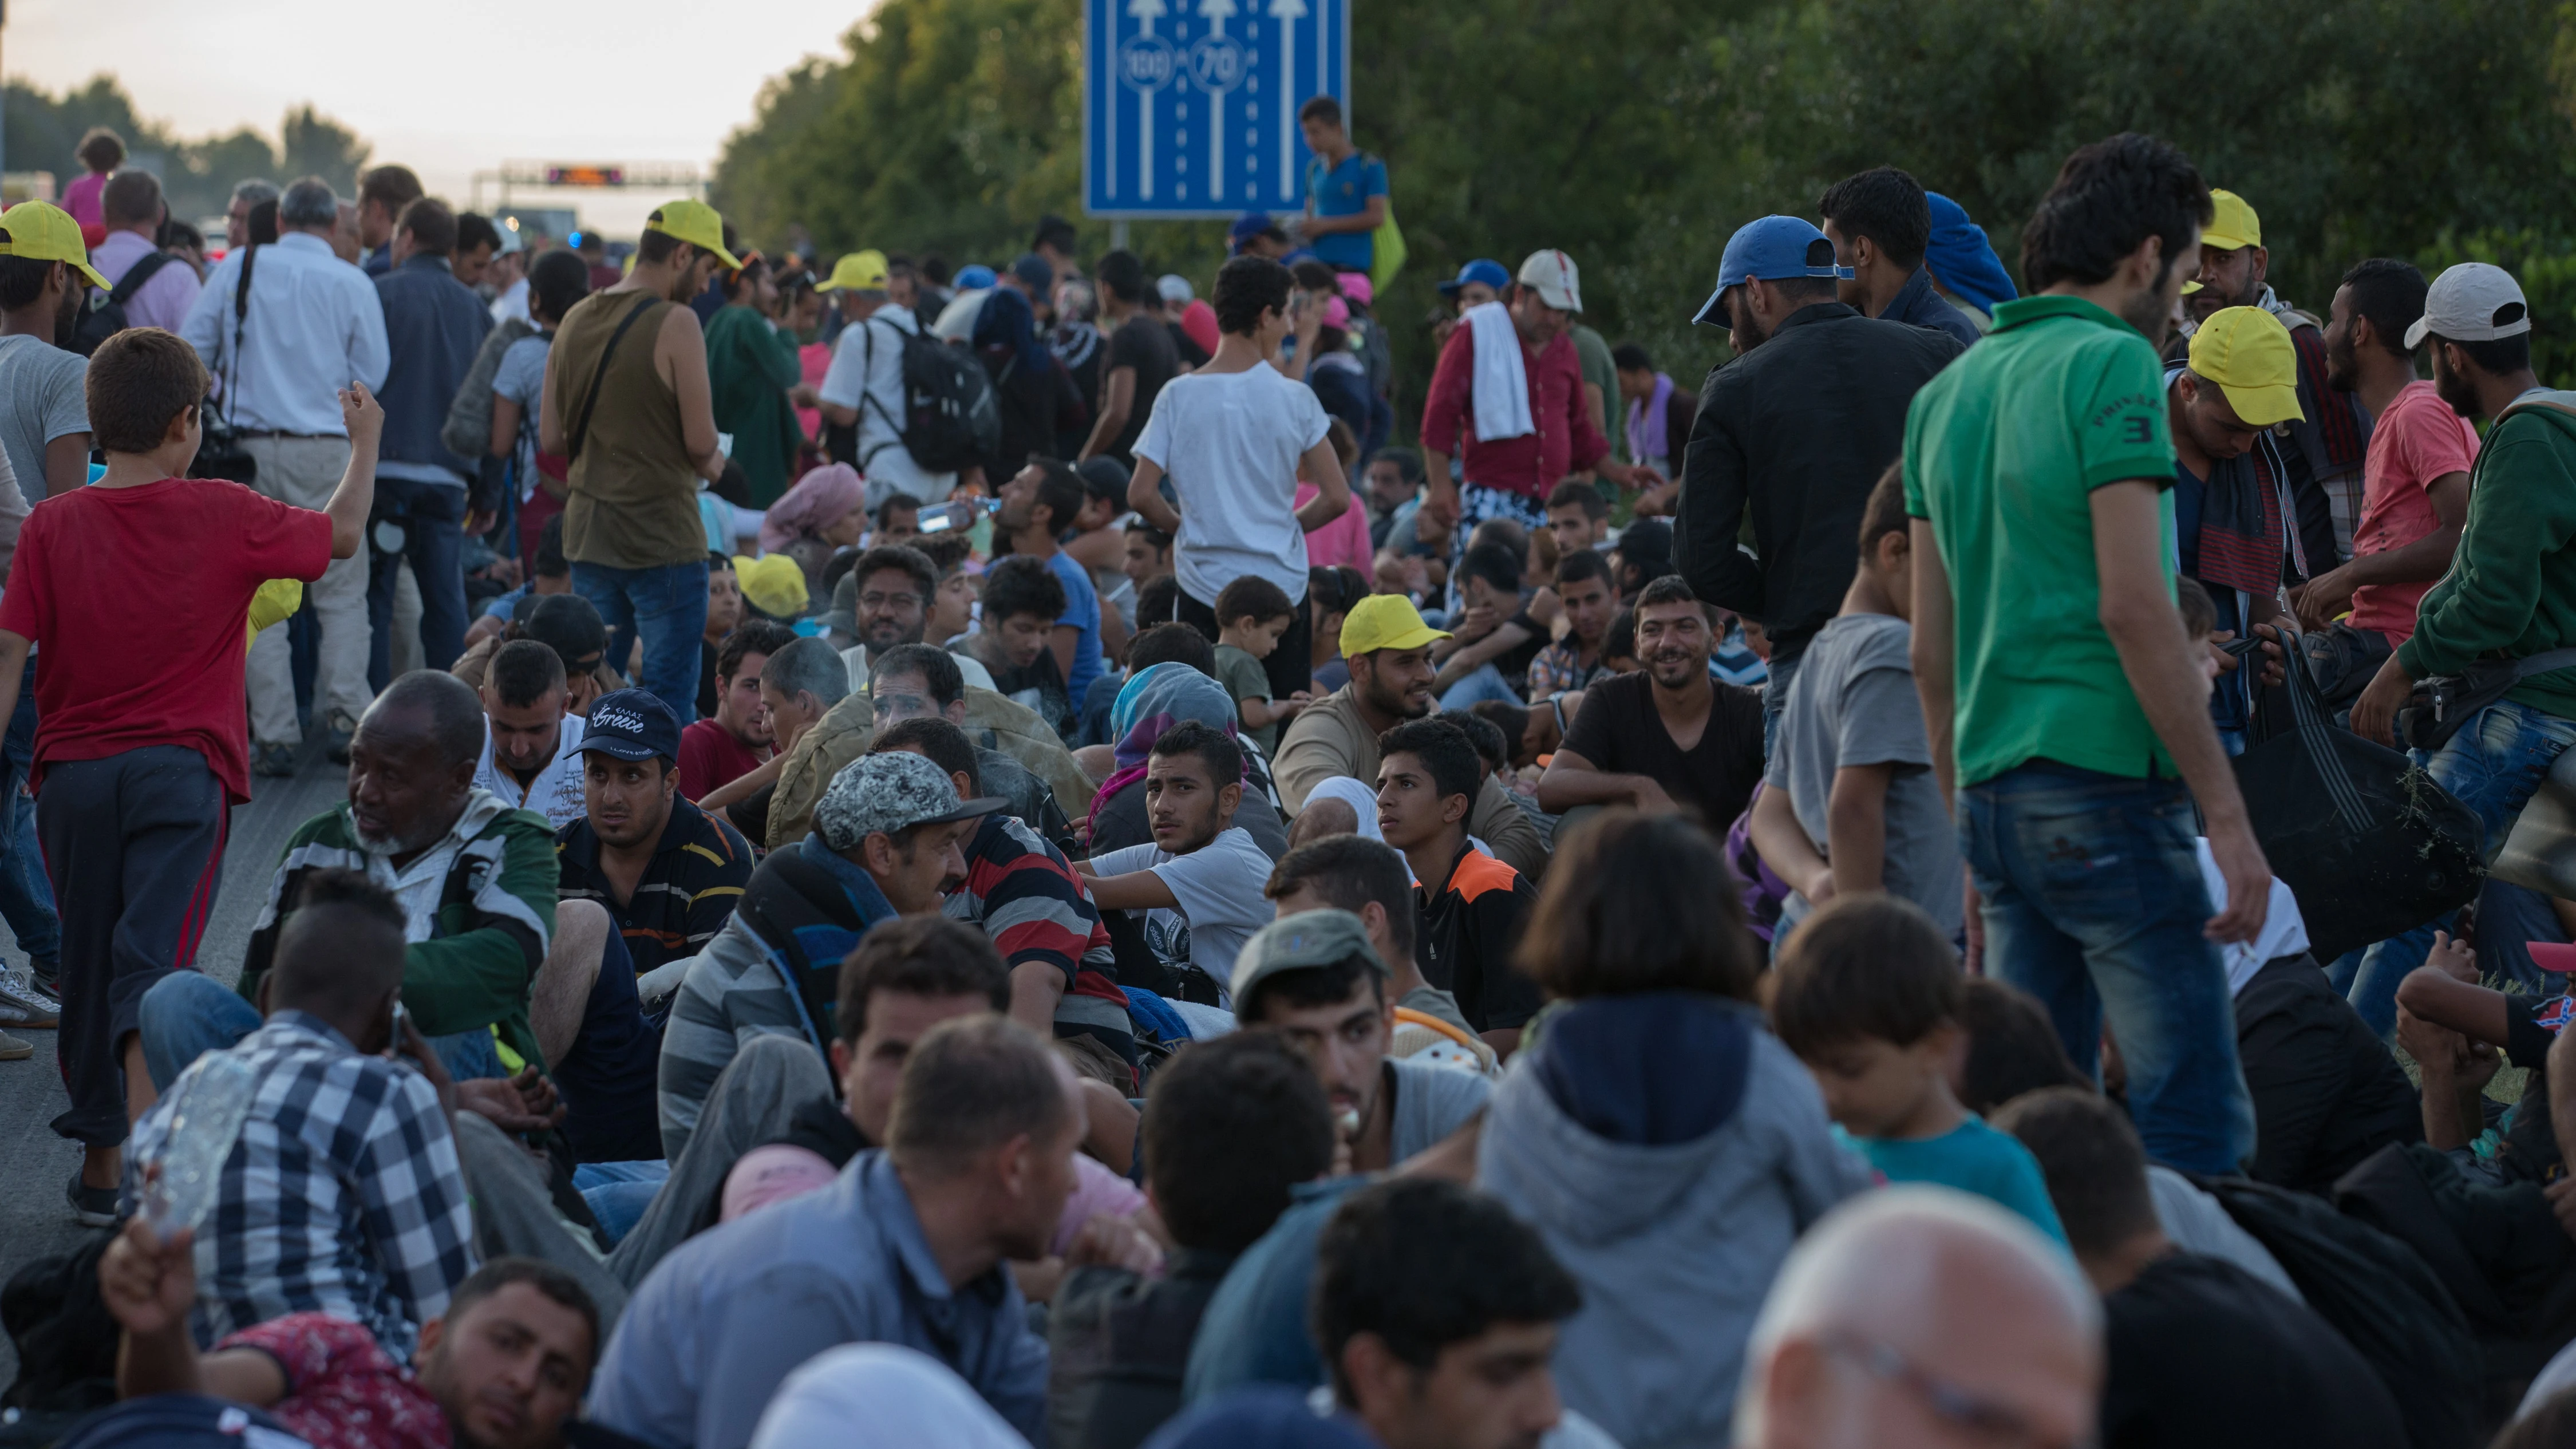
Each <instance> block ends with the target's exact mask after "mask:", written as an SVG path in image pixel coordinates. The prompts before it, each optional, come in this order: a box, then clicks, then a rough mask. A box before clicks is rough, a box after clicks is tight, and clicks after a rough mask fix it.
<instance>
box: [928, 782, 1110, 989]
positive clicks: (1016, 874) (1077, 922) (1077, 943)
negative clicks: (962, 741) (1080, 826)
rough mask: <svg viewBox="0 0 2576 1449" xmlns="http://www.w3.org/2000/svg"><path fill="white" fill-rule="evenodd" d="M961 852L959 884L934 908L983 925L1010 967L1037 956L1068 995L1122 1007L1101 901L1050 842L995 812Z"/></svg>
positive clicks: (954, 918)
mask: <svg viewBox="0 0 2576 1449" xmlns="http://www.w3.org/2000/svg"><path fill="white" fill-rule="evenodd" d="M965 855H966V883H965V884H964V885H961V886H959V887H958V888H957V889H956V890H954V891H952V892H950V893H949V896H948V899H947V901H946V902H945V903H943V904H942V905H941V907H940V914H942V915H944V916H946V917H948V918H949V919H950V920H952V921H966V922H970V923H972V924H974V925H978V926H981V927H983V928H984V934H986V935H988V936H990V937H992V938H993V949H994V950H996V951H999V952H1001V953H1002V959H1003V960H1004V961H1005V962H1007V963H1009V965H1010V966H1011V967H1012V969H1014V970H1017V969H1018V968H1019V967H1020V966H1022V965H1024V964H1026V963H1028V962H1031V961H1043V962H1045V963H1046V964H1048V965H1050V966H1053V967H1055V968H1056V969H1057V970H1060V971H1062V972H1063V973H1064V978H1065V992H1066V994H1067V995H1069V996H1089V997H1095V998H1098V999H1100V1000H1103V1001H1107V1002H1111V1003H1114V1004H1116V1005H1117V1006H1118V1007H1120V1008H1121V1009H1122V1010H1123V1008H1125V1006H1126V1005H1127V994H1126V993H1125V992H1123V991H1120V990H1119V989H1118V984H1117V973H1118V968H1117V964H1116V962H1115V961H1114V960H1113V958H1112V956H1111V953H1110V948H1109V930H1108V928H1107V927H1105V926H1103V925H1101V923H1100V908H1099V907H1098V906H1095V905H1093V904H1092V902H1091V892H1090V891H1088V890H1086V889H1084V888H1083V884H1082V877H1081V876H1079V875H1077V874H1076V873H1075V872H1074V869H1073V867H1072V866H1071V865H1069V864H1067V863H1066V861H1065V858H1064V857H1063V856H1062V855H1061V854H1059V853H1058V852H1057V851H1056V848H1055V847H1054V846H1052V845H1049V844H1048V843H1047V842H1046V841H1045V840H1043V839H1041V838H1039V836H1038V833H1037V832H1036V831H1034V830H1031V829H1030V828H1029V827H1028V824H1027V823H1026V822H1025V821H1023V820H1021V819H1020V818H1019V817H1018V816H1016V815H1001V814H994V815H987V816H985V817H984V820H983V823H982V824H981V825H978V826H977V827H976V829H975V834H974V836H973V837H972V838H971V839H969V840H968V841H967V842H966V848H965Z"/></svg>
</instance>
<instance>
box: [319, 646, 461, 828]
mask: <svg viewBox="0 0 2576 1449" xmlns="http://www.w3.org/2000/svg"><path fill="white" fill-rule="evenodd" d="M482 756H483V701H482V699H481V698H480V697H478V696H477V695H476V694H475V693H474V691H473V689H472V688H470V687H469V686H468V685H467V684H466V683H465V681H463V680H461V679H458V678H457V677H455V676H454V675H452V674H442V673H438V672H435V671H432V670H426V669H416V670H414V671H412V672H411V673H409V674H406V675H404V676H402V677H401V678H400V679H397V680H395V681H394V682H393V683H392V684H391V685H390V686H388V687H387V688H386V689H385V692H384V693H382V694H379V695H377V696H376V702H375V703H373V704H371V705H369V706H367V713H366V715H365V716H364V717H363V718H361V719H360V720H359V721H358V734H357V738H356V739H354V740H352V741H351V742H350V745H349V815H350V820H351V823H352V824H353V825H355V826H356V828H357V833H358V843H359V844H360V845H361V846H364V847H365V848H366V849H367V850H369V851H371V852H374V853H377V854H384V855H391V856H393V857H395V858H396V859H397V860H401V859H405V858H408V857H409V856H411V855H413V854H416V853H418V852H419V851H422V850H425V849H427V848H428V847H429V846H431V845H434V844H436V843H437V842H438V840H439V838H440V837H442V836H444V835H445V834H447V832H448V831H449V830H450V829H453V828H454V827H455V824H456V822H457V820H458V818H459V817H461V816H462V815H464V813H465V802H466V799H467V797H468V796H469V795H470V794H471V793H472V792H473V789H474V767H475V765H476V764H477V763H478V762H479V761H480V760H481V759H482Z"/></svg>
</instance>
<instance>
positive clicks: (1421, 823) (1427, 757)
mask: <svg viewBox="0 0 2576 1449" xmlns="http://www.w3.org/2000/svg"><path fill="white" fill-rule="evenodd" d="M1378 749H1379V752H1380V754H1379V759H1378V767H1377V786H1378V791H1377V810H1378V814H1377V824H1378V830H1379V832H1380V833H1381V834H1383V835H1384V836H1385V837H1386V843H1387V844H1388V845H1390V846H1393V847H1394V848H1395V849H1397V850H1400V851H1402V852H1403V853H1404V858H1405V863H1406V864H1407V865H1409V866H1410V867H1411V868H1412V870H1413V875H1414V878H1415V879H1416V880H1419V881H1420V882H1421V883H1422V885H1421V893H1420V897H1419V911H1420V926H1419V929H1418V933H1417V936H1416V939H1417V940H1418V941H1419V943H1420V946H1419V954H1420V957H1421V960H1422V976H1423V979H1424V980H1426V981H1428V982H1430V983H1431V984H1432V985H1434V986H1437V987H1439V988H1441V989H1442V990H1445V991H1450V992H1453V993H1455V994H1456V996H1457V998H1458V1009H1459V1011H1461V1012H1462V1013H1464V1014H1465V1016H1466V1018H1467V1024H1468V1025H1469V1026H1471V1027H1474V1028H1475V1029H1476V1032H1477V1033H1478V1035H1479V1036H1481V1037H1482V1038H1483V1039H1484V1042H1485V1044H1486V1045H1488V1046H1490V1047H1492V1048H1493V1049H1494V1050H1495V1052H1496V1053H1498V1054H1501V1055H1505V1056H1508V1055H1509V1054H1510V1053H1511V1050H1512V1048H1513V1047H1514V1046H1515V1045H1517V1044H1518V1043H1519V1041H1520V1034H1521V1027H1522V1025H1523V1024H1524V1023H1526V1022H1527V1021H1528V1020H1529V1019H1530V1018H1531V1017H1532V1016H1535V1015H1537V1014H1538V1009H1539V1007H1540V1005H1541V1004H1542V1002H1541V999H1540V996H1539V989H1538V986H1537V984H1536V983H1535V982H1533V981H1531V980H1530V979H1529V978H1528V977H1527V976H1524V975H1522V974H1521V973H1520V972H1519V971H1518V970H1516V969H1515V968H1514V967H1513V965H1512V950H1513V948H1514V947H1516V946H1517V945H1519V944H1520V926H1521V921H1522V919H1523V918H1524V917H1525V916H1527V915H1528V913H1529V910H1530V908H1531V907H1532V906H1533V905H1535V904H1536V903H1537V900H1538V889H1537V888H1536V887H1535V886H1532V885H1531V884H1530V883H1529V881H1528V880H1527V879H1526V878H1524V877H1523V876H1522V875H1521V873H1520V872H1518V871H1516V870H1514V869H1512V868H1511V867H1510V866H1508V865H1505V864H1504V863H1503V862H1502V861H1500V860H1498V859H1496V858H1494V857H1493V856H1490V855H1486V854H1484V853H1482V852H1480V851H1478V850H1477V849H1476V848H1475V847H1474V846H1472V845H1469V844H1468V843H1467V814H1468V812H1469V810H1471V809H1472V808H1474V805H1475V801H1476V795H1477V792H1478V791H1479V790H1480V789H1482V788H1483V784H1484V781H1483V777H1482V775H1481V773H1480V771H1479V768H1478V765H1477V759H1476V747H1475V746H1474V745H1473V744H1471V743H1469V742H1468V739H1467V735H1466V732H1465V731H1464V730H1462V729H1460V728H1459V727H1458V726H1457V725H1456V724H1453V723H1451V722H1450V721H1448V720H1445V719H1425V720H1408V721H1407V722H1405V723H1403V724H1400V725H1397V726H1396V727H1395V728H1393V729H1391V730H1388V731H1387V732H1386V734H1385V735H1384V736H1383V737H1381V738H1380V740H1379V742H1378Z"/></svg>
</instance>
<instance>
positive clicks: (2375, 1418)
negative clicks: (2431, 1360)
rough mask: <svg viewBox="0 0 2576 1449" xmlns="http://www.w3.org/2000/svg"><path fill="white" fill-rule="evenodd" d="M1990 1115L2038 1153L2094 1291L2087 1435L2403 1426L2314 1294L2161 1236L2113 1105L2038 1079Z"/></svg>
mask: <svg viewBox="0 0 2576 1449" xmlns="http://www.w3.org/2000/svg"><path fill="white" fill-rule="evenodd" d="M1995 1126H1996V1127H1998V1128H2000V1129H2001V1130H2003V1131H2006V1132H2009V1133H2011V1134H2012V1135H2013V1136H2015V1137H2017V1138H2019V1139H2020V1140H2021V1143H2022V1145H2023V1146H2024V1147H2027V1148H2029V1149H2030V1153H2031V1155H2032V1156H2033V1157H2035V1158H2037V1159H2038V1160H2039V1167H2040V1172H2041V1174H2042V1175H2043V1176H2044V1177H2046V1179H2047V1181H2048V1195H2049V1197H2050V1199H2051V1200H2052V1201H2053V1202H2054V1203H2055V1205H2056V1208H2057V1216H2058V1220H2059V1221H2060V1222H2062V1223H2064V1224H2065V1226H2066V1241H2067V1243H2068V1245H2069V1246H2071V1247H2072V1248H2073V1249H2074V1250H2075V1262H2076V1265H2077V1266H2078V1267H2080V1268H2082V1269H2083V1270H2084V1276H2085V1277H2086V1278H2087V1279H2089V1280H2091V1281H2092V1284H2093V1287H2094V1291H2096V1292H2098V1293H2100V1294H2101V1295H2102V1309H2103V1315H2104V1318H2105V1319H2106V1321H2107V1328H2108V1332H2107V1334H2106V1335H2105V1337H2106V1341H2107V1347H2108V1350H2109V1352H2108V1354H2107V1360H2108V1367H2109V1370H2110V1372H2109V1376H2108V1381H2107V1382H2106V1383H2105V1384H2104V1385H2103V1390H2102V1438H2101V1442H2103V1443H2105V1444H2134V1445H2139V1446H2144V1449H2167V1446H2170V1449H2185V1446H2189V1449H2203V1446H2207V1449H2230V1446H2237V1445H2243V1446H2246V1449H2255V1446H2261V1445H2272V1444H2280V1443H2284V1442H2289V1441H2297V1442H2300V1443H2310V1444H2336V1445H2346V1444H2349V1445H2355V1446H2372V1449H2400V1446H2403V1445H2404V1444H2405V1443H2406V1442H2407V1439H2406V1429H2405V1422H2404V1420H2403V1419H2402V1418H2401V1417H2400V1416H2399V1414H2398V1410H2397V1402H2396V1400H2395V1399H2393V1398H2391V1397H2390V1396H2389V1391H2388V1386H2387V1384H2386V1383H2385V1382H2383V1381H2382V1380H2381V1378H2380V1376H2379V1374H2378V1372H2377V1371H2376V1370H2375V1369H2373V1368H2372V1367H2371V1365H2370V1362H2369V1360H2367V1359H2364V1358H2363V1357H2362V1356H2361V1355H2360V1354H2359V1353H2357V1352H2355V1351H2354V1349H2353V1347H2352V1345H2351V1344H2349V1343H2347V1342H2346V1341H2345V1340H2344V1338H2343V1336H2342V1335H2341V1334H2339V1333H2337V1332H2336V1331H2335V1330H2334V1328H2333V1327H2332V1326H2330V1325H2329V1324H2327V1322H2326V1321H2325V1320H2324V1319H2322V1318H2320V1317H2318V1316H2317V1314H2316V1313H2315V1311H2314V1310H2312V1309H2310V1308H2308V1307H2307V1306H2306V1305H2305V1304H2302V1303H2299V1302H2297V1301H2296V1300H2294V1299H2292V1298H2290V1297H2288V1296H2287V1295H2285V1294H2282V1293H2280V1292H2278V1291H2276V1290H2274V1289H2273V1288H2271V1287H2269V1286H2267V1285H2265V1284H2264V1283H2262V1282H2261V1281H2259V1280H2258V1279H2256V1278H2255V1277H2253V1276H2252V1275H2251V1274H2249V1273H2247V1272H2245V1271H2244V1270H2243V1269H2240V1268H2238V1267H2236V1266H2235V1265H2234V1264H2232V1263H2228V1262H2225V1261H2223V1260H2221V1259H2218V1258H2210V1257H2203V1256H2201V1255H2200V1254H2198V1253H2191V1252H2185V1251H2183V1250H2182V1249H2179V1248H2177V1247H2175V1246H2174V1244H2173V1243H2172V1241H2171V1240H2170V1239H2168V1238H2167V1237H2166V1236H2165V1232H2164V1229H2163V1228H2162V1227H2160V1226H2159V1225H2158V1223H2157V1220H2156V1205H2155V1201H2154V1199H2153V1198H2152V1197H2151V1196H2150V1195H2149V1193H2148V1189H2147V1158H2146V1150H2145V1149H2144V1148H2143V1147H2142V1146H2140V1145H2139V1142H2138V1134H2137V1129H2135V1128H2133V1127H2131V1126H2130V1125H2129V1119H2128V1116H2127V1114H2126V1113H2124V1112H2123V1111H2121V1109H2120V1108H2119V1107H2117V1106H2115V1105H2113V1104H2112V1103H2110V1102H2108V1101H2106V1100H2104V1099H2103V1098H2102V1097H2100V1096H2098V1095H2096V1094H2094V1093H2092V1092H2089V1091H2084V1090H2082V1089H2079V1088H2073V1087H2050V1088H2047V1089H2044V1090H2042V1091H2037V1092H2032V1093H2030V1094H2028V1095H2027V1096H2024V1097H2021V1098H2019V1099H2017V1100H2015V1101H2013V1102H2011V1103H2008V1104H2006V1105H2005V1107H2004V1108H2003V1110H2002V1111H2000V1112H1997V1113H1996V1114H1995Z"/></svg>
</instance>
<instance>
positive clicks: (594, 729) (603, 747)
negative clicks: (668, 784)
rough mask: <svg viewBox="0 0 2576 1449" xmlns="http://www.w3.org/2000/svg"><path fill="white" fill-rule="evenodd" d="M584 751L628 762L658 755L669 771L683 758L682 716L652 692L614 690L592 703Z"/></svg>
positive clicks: (582, 748)
mask: <svg viewBox="0 0 2576 1449" xmlns="http://www.w3.org/2000/svg"><path fill="white" fill-rule="evenodd" d="M581 752H582V753H583V754H585V755H589V754H600V755H607V756H610V757H611V758H614V759H620V760H627V761H643V760H649V759H652V758H654V757H655V756H659V757H661V759H662V760H663V761H665V765H664V768H666V769H667V768H669V764H670V762H676V761H677V760H678V759H679V758H680V720H679V716H677V715H675V714H673V713H671V707H670V706H669V705H667V704H664V703H663V702H662V698H661V696H660V695H657V694H654V693H652V692H650V691H649V690H642V689H620V690H613V691H611V692H610V693H607V694H603V695H601V696H600V697H599V698H597V699H595V700H592V701H591V704H590V720H589V724H588V727H587V728H586V729H584V730H583V731H582V735H581Z"/></svg>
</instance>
